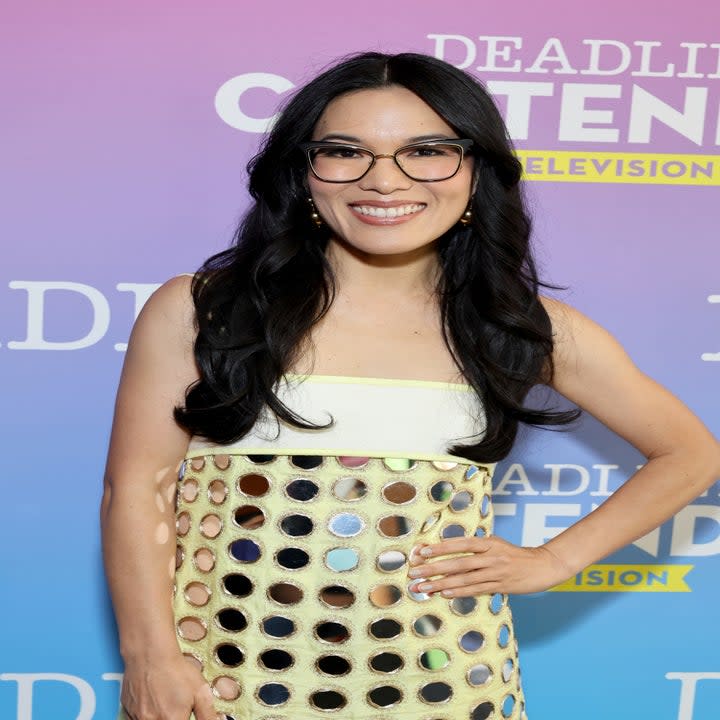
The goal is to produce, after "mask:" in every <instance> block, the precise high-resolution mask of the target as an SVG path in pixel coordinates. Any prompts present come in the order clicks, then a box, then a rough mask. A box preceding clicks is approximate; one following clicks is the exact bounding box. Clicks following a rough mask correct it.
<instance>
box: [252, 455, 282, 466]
mask: <svg viewBox="0 0 720 720" xmlns="http://www.w3.org/2000/svg"><path fill="white" fill-rule="evenodd" d="M245 457H246V458H247V459H248V460H249V461H250V462H251V463H253V464H254V465H267V464H268V463H270V462H272V461H273V460H274V459H275V456H274V455H246V456H245Z"/></svg>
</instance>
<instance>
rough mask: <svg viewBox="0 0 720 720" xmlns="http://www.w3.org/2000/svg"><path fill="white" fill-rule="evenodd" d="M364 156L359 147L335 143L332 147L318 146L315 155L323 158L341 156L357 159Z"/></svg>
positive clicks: (345, 158)
mask: <svg viewBox="0 0 720 720" xmlns="http://www.w3.org/2000/svg"><path fill="white" fill-rule="evenodd" d="M361 156H362V152H361V151H360V150H358V149H357V148H354V147H350V146H342V145H334V146H332V147H323V148H317V149H316V150H315V157H316V158H319V159H322V158H339V159H341V160H355V159H356V158H359V157H361Z"/></svg>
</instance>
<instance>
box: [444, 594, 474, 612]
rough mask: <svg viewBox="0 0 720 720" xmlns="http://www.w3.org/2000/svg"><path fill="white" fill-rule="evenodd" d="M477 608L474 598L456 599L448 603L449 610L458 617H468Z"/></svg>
mask: <svg viewBox="0 0 720 720" xmlns="http://www.w3.org/2000/svg"><path fill="white" fill-rule="evenodd" d="M476 607H477V600H476V599H475V598H474V597H458V598H453V599H452V600H451V601H450V609H451V610H452V611H453V612H454V613H457V614H458V615H469V614H470V613H471V612H472V611H473V610H474V609H475V608H476Z"/></svg>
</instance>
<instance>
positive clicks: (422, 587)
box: [417, 583, 432, 592]
mask: <svg viewBox="0 0 720 720" xmlns="http://www.w3.org/2000/svg"><path fill="white" fill-rule="evenodd" d="M417 589H418V590H419V591H420V592H427V591H428V590H432V583H420V584H419V585H418V586H417Z"/></svg>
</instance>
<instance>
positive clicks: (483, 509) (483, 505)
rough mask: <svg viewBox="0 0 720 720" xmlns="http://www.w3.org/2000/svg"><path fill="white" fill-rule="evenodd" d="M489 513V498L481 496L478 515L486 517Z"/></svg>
mask: <svg viewBox="0 0 720 720" xmlns="http://www.w3.org/2000/svg"><path fill="white" fill-rule="evenodd" d="M489 512H490V496H489V495H483V498H482V500H481V501H480V515H482V516H483V517H487V516H488V514H489Z"/></svg>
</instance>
